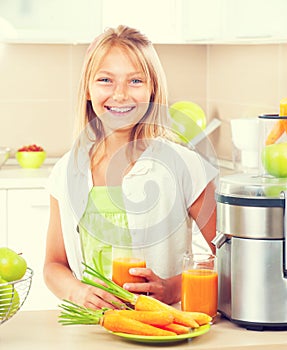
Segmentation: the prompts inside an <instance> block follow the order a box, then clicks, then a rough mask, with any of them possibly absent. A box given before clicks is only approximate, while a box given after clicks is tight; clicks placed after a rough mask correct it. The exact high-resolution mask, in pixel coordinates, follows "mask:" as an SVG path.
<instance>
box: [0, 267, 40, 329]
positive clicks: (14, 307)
mask: <svg viewBox="0 0 287 350" xmlns="http://www.w3.org/2000/svg"><path fill="white" fill-rule="evenodd" d="M32 277H33V270H32V269H30V268H29V267H28V268H27V271H26V273H25V275H24V276H23V277H22V278H21V279H20V280H17V281H11V282H5V283H0V324H2V323H4V322H5V321H8V320H9V319H10V318H11V317H13V316H14V315H15V314H16V313H17V312H18V311H19V310H20V308H21V307H22V305H23V304H24V302H25V300H26V298H27V296H28V294H29V291H30V288H31V283H32Z"/></svg>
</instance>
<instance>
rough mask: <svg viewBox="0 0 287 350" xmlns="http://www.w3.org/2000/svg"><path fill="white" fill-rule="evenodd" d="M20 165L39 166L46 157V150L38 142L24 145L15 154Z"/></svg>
mask: <svg viewBox="0 0 287 350" xmlns="http://www.w3.org/2000/svg"><path fill="white" fill-rule="evenodd" d="M15 158H16V159H17V161H18V163H19V165H20V166H21V167H22V168H32V169H33V168H34V169H36V168H39V167H40V166H41V165H42V164H43V163H44V160H45V159H46V152H45V151H44V149H43V147H41V146H37V145H36V144H33V145H28V146H23V147H21V148H19V149H18V150H17V152H16V154H15Z"/></svg>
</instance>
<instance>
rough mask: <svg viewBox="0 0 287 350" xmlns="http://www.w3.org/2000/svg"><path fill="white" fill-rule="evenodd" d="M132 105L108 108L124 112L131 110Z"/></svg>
mask: <svg viewBox="0 0 287 350" xmlns="http://www.w3.org/2000/svg"><path fill="white" fill-rule="evenodd" d="M132 109H133V108H132V107H109V110H110V111H112V112H117V113H126V112H129V111H131V110H132Z"/></svg>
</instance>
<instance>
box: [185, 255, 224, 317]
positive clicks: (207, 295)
mask: <svg viewBox="0 0 287 350" xmlns="http://www.w3.org/2000/svg"><path fill="white" fill-rule="evenodd" d="M217 305H218V274H217V266H216V256H215V255H212V254H208V253H206V254H205V253H202V254H201V253H198V254H189V255H185V256H184V258H183V271H182V287H181V308H182V310H183V311H195V312H204V313H206V314H208V315H209V316H211V317H212V318H215V317H216V315H217Z"/></svg>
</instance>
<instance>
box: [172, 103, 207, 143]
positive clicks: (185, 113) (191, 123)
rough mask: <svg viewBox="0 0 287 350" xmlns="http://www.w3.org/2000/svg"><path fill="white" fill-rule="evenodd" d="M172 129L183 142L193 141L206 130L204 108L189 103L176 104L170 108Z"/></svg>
mask: <svg viewBox="0 0 287 350" xmlns="http://www.w3.org/2000/svg"><path fill="white" fill-rule="evenodd" d="M169 114H170V116H171V118H172V125H171V127H172V129H173V131H174V132H175V133H176V134H177V135H178V137H179V139H180V140H182V141H183V142H189V141H191V140H192V139H193V138H194V137H195V136H196V135H198V134H199V133H201V132H202V130H204V129H205V128H206V116H205V113H204V111H203V110H202V108H201V107H200V106H199V105H197V104H195V103H193V102H189V101H179V102H175V103H174V104H172V105H171V106H170V107H169Z"/></svg>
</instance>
